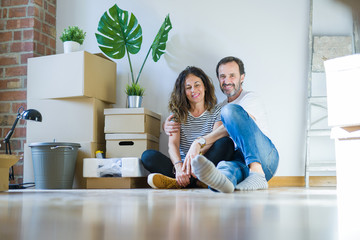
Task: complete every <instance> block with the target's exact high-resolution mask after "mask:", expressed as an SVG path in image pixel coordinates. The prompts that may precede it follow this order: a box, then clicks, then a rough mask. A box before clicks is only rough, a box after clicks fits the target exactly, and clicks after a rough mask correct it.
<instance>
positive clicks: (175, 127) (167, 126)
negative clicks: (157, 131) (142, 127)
mask: <svg viewBox="0 0 360 240" xmlns="http://www.w3.org/2000/svg"><path fill="white" fill-rule="evenodd" d="M173 117H174V115H170V116H169V117H168V118H167V119H166V120H165V122H164V126H163V129H164V131H165V133H166V135H168V136H171V134H172V133H176V132H178V131H180V123H178V122H175V121H172V119H173Z"/></svg>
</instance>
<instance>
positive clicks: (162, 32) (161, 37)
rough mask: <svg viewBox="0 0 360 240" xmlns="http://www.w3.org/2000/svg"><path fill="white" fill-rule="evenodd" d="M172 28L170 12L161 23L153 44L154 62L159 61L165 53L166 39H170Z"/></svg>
mask: <svg viewBox="0 0 360 240" xmlns="http://www.w3.org/2000/svg"><path fill="white" fill-rule="evenodd" d="M171 29H172V25H171V21H170V17H169V14H168V15H167V16H166V18H165V20H164V22H163V24H162V25H161V27H160V29H159V32H158V33H157V35H156V37H155V39H154V42H153V43H152V45H151V48H152V58H153V60H154V62H157V61H158V60H159V59H160V57H161V55H163V54H164V53H165V48H166V41H167V40H168V34H169V32H170V30H171Z"/></svg>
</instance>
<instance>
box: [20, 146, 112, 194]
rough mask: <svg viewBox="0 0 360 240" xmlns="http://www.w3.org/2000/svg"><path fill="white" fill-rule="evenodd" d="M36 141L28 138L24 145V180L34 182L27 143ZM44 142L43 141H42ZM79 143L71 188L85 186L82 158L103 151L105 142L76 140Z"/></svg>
mask: <svg viewBox="0 0 360 240" xmlns="http://www.w3.org/2000/svg"><path fill="white" fill-rule="evenodd" d="M34 142H38V141H32V140H29V141H28V142H27V143H26V144H25V145H24V182H34V181H35V180H34V168H33V162H32V157H31V148H30V147H29V144H31V143H34ZM42 142H45V141H42ZM76 143H79V144H80V146H81V147H80V148H79V149H78V155H77V159H76V166H75V175H74V182H73V188H85V187H86V180H85V178H84V177H83V159H84V158H95V152H96V151H97V150H101V151H104V152H105V143H96V142H76Z"/></svg>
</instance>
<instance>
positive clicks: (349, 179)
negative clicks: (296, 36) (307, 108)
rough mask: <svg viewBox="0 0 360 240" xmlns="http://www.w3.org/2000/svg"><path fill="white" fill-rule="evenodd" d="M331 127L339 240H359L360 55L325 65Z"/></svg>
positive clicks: (328, 61)
mask: <svg viewBox="0 0 360 240" xmlns="http://www.w3.org/2000/svg"><path fill="white" fill-rule="evenodd" d="M325 70H326V84H327V95H328V123H329V126H331V127H332V130H331V137H332V138H334V139H335V154H336V175H337V197H338V219H339V236H340V238H342V239H356V238H357V237H358V232H357V231H356V229H358V228H357V225H356V223H355V222H354V221H352V217H353V216H355V215H357V214H359V213H360V205H359V202H360V191H359V178H358V172H359V169H360V161H359V160H360V111H359V107H360V94H359V89H360V54H354V55H349V56H345V57H340V58H335V59H331V60H327V61H325Z"/></svg>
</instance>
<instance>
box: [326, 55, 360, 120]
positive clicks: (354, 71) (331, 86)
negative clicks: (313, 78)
mask: <svg viewBox="0 0 360 240" xmlns="http://www.w3.org/2000/svg"><path fill="white" fill-rule="evenodd" d="M324 65H325V70H326V85H327V105H328V124H329V126H340V127H343V126H356V125H360V111H359V110H358V109H359V105H360V94H359V89H360V54H354V55H349V56H345V57H340V58H335V59H330V60H327V61H325V62H324Z"/></svg>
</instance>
